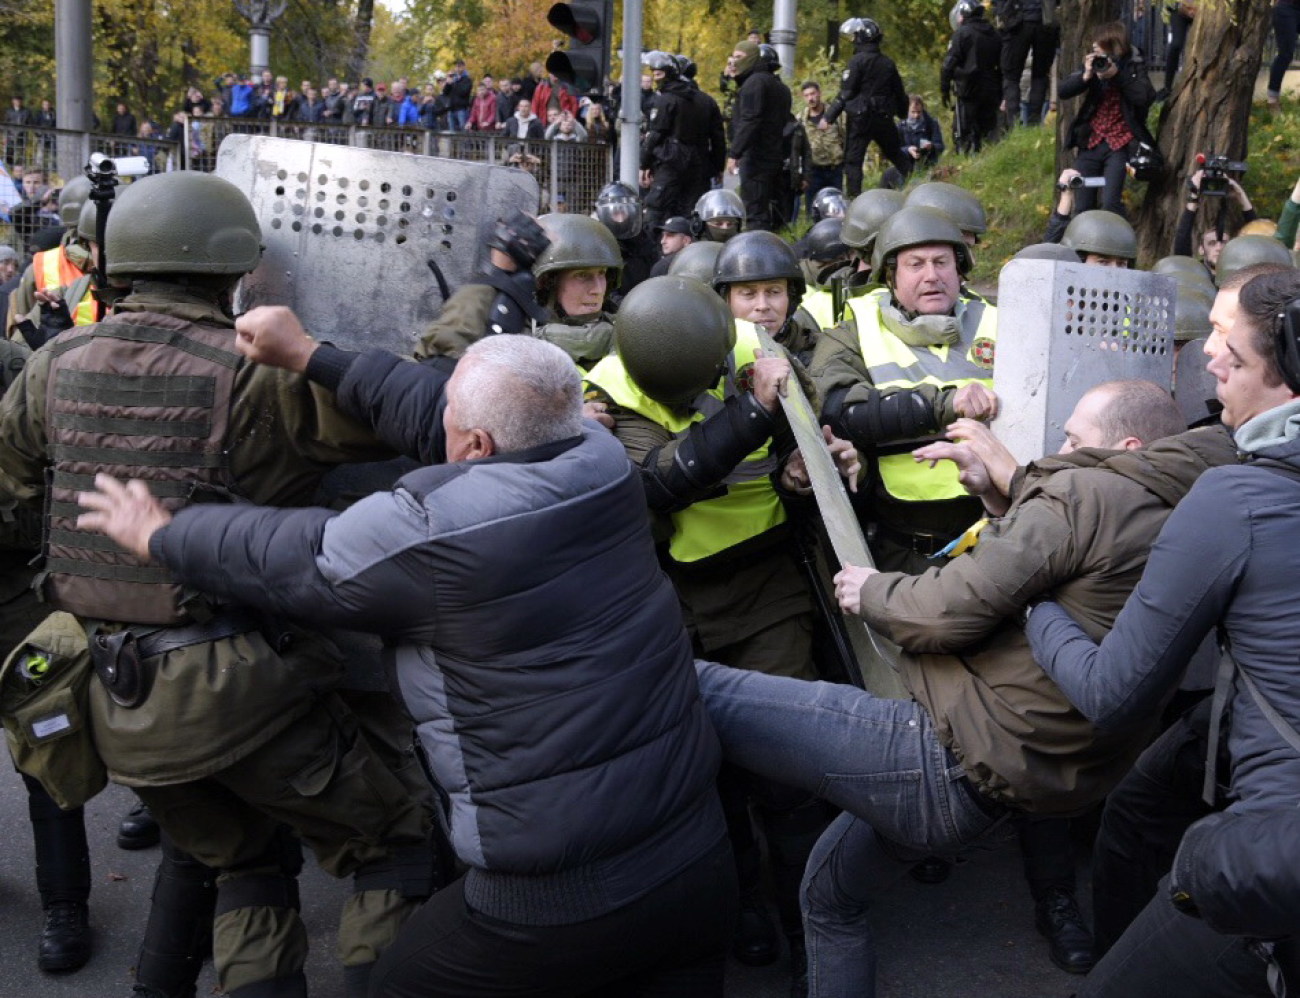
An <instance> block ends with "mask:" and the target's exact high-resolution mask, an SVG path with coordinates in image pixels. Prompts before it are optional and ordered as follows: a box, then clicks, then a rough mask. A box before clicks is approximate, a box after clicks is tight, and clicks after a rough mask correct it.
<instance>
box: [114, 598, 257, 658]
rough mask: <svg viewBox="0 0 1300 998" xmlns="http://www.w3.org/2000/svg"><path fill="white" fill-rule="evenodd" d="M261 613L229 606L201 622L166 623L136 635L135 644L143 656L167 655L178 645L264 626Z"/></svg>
mask: <svg viewBox="0 0 1300 998" xmlns="http://www.w3.org/2000/svg"><path fill="white" fill-rule="evenodd" d="M262 625H263V620H262V617H261V615H260V614H257V613H254V612H253V611H252V610H247V609H243V608H239V609H234V610H228V611H225V612H224V613H220V614H218V615H217V616H215V617H213V618H212V619H211V620H205V621H204V622H203V623H201V624H186V625H185V626H183V627H164V628H161V629H160V630H156V631H150V632H148V633H147V634H139V635H137V636H136V641H135V643H136V648H137V649H139V655H140V658H141V659H146V658H154V657H155V656H157V655H165V654H167V653H168V652H169V651H176V649H178V648H188V647H189V646H190V645H201V644H204V643H206V642H208V641H220V640H221V639H222V638H230V637H234V636H235V635H236V634H247V633H248V632H249V631H257V630H260V629H261V628H262Z"/></svg>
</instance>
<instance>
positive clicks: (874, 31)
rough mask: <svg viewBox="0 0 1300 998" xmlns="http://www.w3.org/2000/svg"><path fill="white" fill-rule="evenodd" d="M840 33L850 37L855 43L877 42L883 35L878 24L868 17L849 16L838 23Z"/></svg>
mask: <svg viewBox="0 0 1300 998" xmlns="http://www.w3.org/2000/svg"><path fill="white" fill-rule="evenodd" d="M840 34H841V35H847V36H848V37H850V38H852V39H853V41H854V43H855V44H858V45H860V44H862V43H863V42H878V41H880V39H881V38H882V37H884V32H882V31H881V30H880V25H879V24H877V23H876V22H875V21H873V20H872V19H871V18H869V17H850V18H849V19H848V20H847V21H845V22H844V23H843V24H841V25H840Z"/></svg>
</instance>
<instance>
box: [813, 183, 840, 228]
mask: <svg viewBox="0 0 1300 998" xmlns="http://www.w3.org/2000/svg"><path fill="white" fill-rule="evenodd" d="M847 210H848V205H846V204H845V203H844V195H843V194H842V193H840V189H839V188H838V187H823V188H822V189H821V190H819V191H818V192H817V193H816V194H814V195H813V200H812V216H813V219H814V220H815V221H818V222H820V221H821V220H822V219H823V218H843V217H844V213H845V212H846V211H847Z"/></svg>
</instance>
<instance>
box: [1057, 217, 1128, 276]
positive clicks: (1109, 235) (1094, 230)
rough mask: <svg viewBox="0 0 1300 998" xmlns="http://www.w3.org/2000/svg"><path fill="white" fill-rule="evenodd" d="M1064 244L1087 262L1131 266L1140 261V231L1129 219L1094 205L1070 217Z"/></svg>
mask: <svg viewBox="0 0 1300 998" xmlns="http://www.w3.org/2000/svg"><path fill="white" fill-rule="evenodd" d="M1061 245H1062V246H1064V247H1066V248H1067V249H1072V250H1074V252H1075V253H1077V254H1078V256H1079V260H1080V261H1082V262H1083V263H1091V264H1097V265H1098V266H1102V267H1122V268H1128V267H1132V266H1134V265H1135V263H1136V262H1137V252H1138V246H1137V233H1136V232H1134V231H1133V226H1131V225H1130V224H1129V223H1128V219H1126V218H1121V217H1120V216H1119V215H1116V214H1115V213H1114V212H1113V211H1106V210H1105V209H1103V208H1094V209H1092V210H1091V211H1081V212H1079V214H1077V215H1075V216H1074V218H1072V219H1070V224H1069V225H1067V226H1066V227H1065V232H1064V234H1063V235H1062V236H1061Z"/></svg>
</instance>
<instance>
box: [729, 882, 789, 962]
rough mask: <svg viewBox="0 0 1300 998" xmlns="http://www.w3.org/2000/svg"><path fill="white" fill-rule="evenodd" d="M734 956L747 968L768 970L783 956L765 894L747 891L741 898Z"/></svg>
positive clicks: (733, 948)
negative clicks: (764, 968)
mask: <svg viewBox="0 0 1300 998" xmlns="http://www.w3.org/2000/svg"><path fill="white" fill-rule="evenodd" d="M731 955H732V956H734V957H735V958H736V959H737V960H739V961H740V962H741V963H743V964H745V966H747V967H766V966H767V965H768V964H769V963H775V962H776V958H777V957H778V956H780V955H781V949H780V947H779V946H778V945H777V940H776V927H775V926H774V925H773V924H772V916H771V914H769V912H768V910H767V902H766V901H764V899H763V895H762V892H761V891H756V890H755V891H747V892H745V893H744V894H742V895H741V896H740V917H739V918H738V919H736V934H735V936H733V937H732V941H731Z"/></svg>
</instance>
